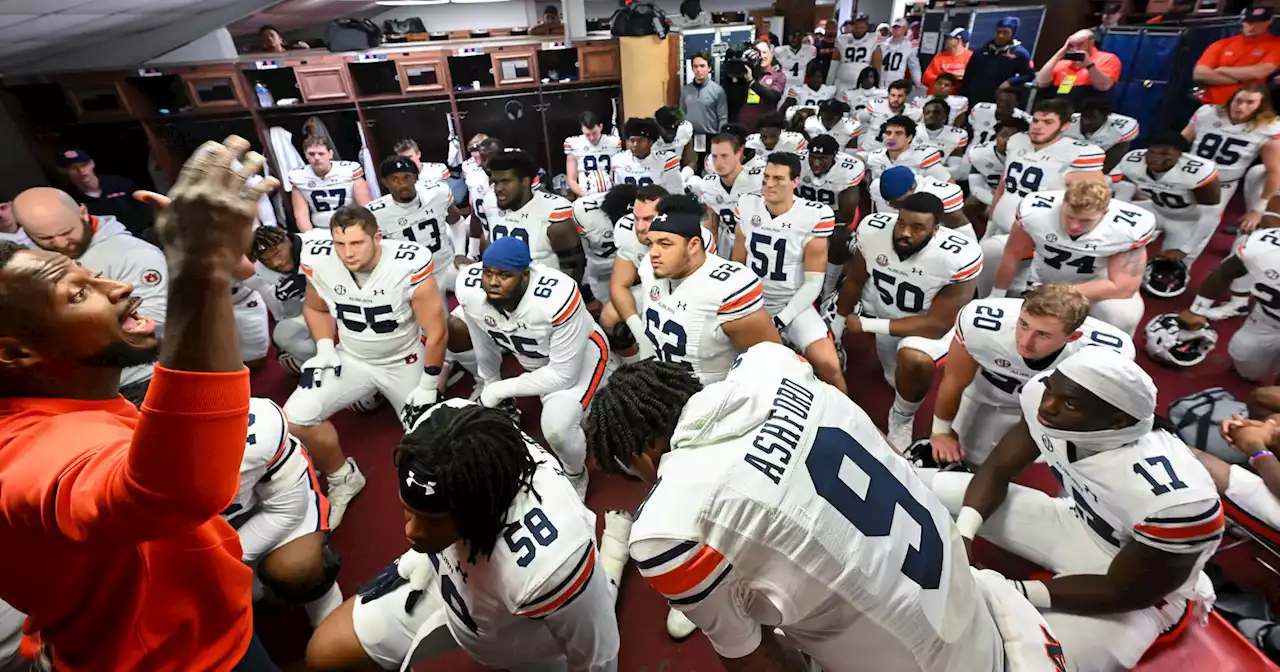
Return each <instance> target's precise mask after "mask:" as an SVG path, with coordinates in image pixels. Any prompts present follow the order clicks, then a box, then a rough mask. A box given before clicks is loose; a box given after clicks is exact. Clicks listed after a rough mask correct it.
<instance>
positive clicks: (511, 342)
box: [454, 236, 609, 498]
mask: <svg viewBox="0 0 1280 672" xmlns="http://www.w3.org/2000/svg"><path fill="white" fill-rule="evenodd" d="M454 296H456V297H457V299H458V308H459V309H460V310H459V311H456V312H459V313H461V317H462V320H463V322H464V323H465V324H466V326H467V329H466V331H467V334H468V335H469V337H470V345H471V346H472V347H473V348H474V350H475V354H476V362H477V365H478V371H479V374H480V375H479V379H478V382H479V383H480V385H481V387H480V403H482V404H484V405H485V406H489V407H494V406H498V405H500V404H504V403H510V402H509V401H508V400H513V399H515V398H518V397H538V398H540V400H541V401H542V415H541V417H542V435H543V436H544V437H545V438H546V440H547V444H548V445H550V446H551V449H552V450H553V451H555V453H556V455H557V456H559V458H560V460H561V461H562V462H563V463H564V469H565V473H566V474H567V475H568V477H569V480H571V481H573V484H574V487H575V488H577V489H578V494H579V495H580V496H581V497H582V498H585V497H586V495H587V469H586V466H585V462H584V460H585V458H586V455H587V445H586V438H585V437H584V436H583V434H582V414H583V412H584V411H585V410H586V408H587V406H588V405H589V404H590V403H591V398H592V397H593V396H595V393H596V390H597V388H599V387H600V384H601V382H603V381H604V378H605V376H606V374H607V373H608V370H609V343H608V341H607V340H606V339H605V335H604V330H603V329H601V328H600V327H599V326H598V325H596V323H595V321H594V320H593V319H592V318H591V314H590V313H589V312H587V309H586V305H585V304H586V301H585V300H584V299H583V296H582V293H581V292H579V291H578V287H577V284H576V283H575V282H574V280H573V278H570V277H569V276H568V275H565V274H564V273H561V272H560V271H557V270H555V269H554V268H551V267H548V266H543V265H542V264H535V263H532V262H531V261H530V259H529V246H528V245H525V244H524V241H522V240H520V239H519V238H515V237H513V236H507V237H506V238H499V239H498V240H496V241H494V242H493V244H492V245H490V246H489V247H488V248H487V249H485V251H484V260H483V261H482V262H481V263H478V264H471V265H470V266H464V267H463V268H462V270H461V271H460V272H459V274H458V284H457V287H456V288H455V289H454ZM504 353H509V354H511V355H513V356H515V358H516V360H517V361H519V362H520V366H523V367H524V369H525V371H526V373H524V374H521V375H519V376H516V377H515V378H508V379H505V380H504V379H503V378H502V371H501V366H502V356H503V354H504Z"/></svg>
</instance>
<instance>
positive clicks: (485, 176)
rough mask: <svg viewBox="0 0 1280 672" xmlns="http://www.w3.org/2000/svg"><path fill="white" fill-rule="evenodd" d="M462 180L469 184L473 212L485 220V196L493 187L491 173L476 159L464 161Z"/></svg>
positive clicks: (468, 191)
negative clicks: (490, 179) (490, 182)
mask: <svg viewBox="0 0 1280 672" xmlns="http://www.w3.org/2000/svg"><path fill="white" fill-rule="evenodd" d="M462 181H463V182H465V183H466V185H467V200H468V201H470V203H471V212H473V213H475V215H476V217H479V218H480V221H482V222H483V221H484V218H485V212H484V197H485V196H487V195H488V194H489V191H490V190H492V189H493V187H492V186H491V185H490V184H489V173H488V171H486V170H485V169H484V168H482V167H481V166H480V163H479V162H478V161H476V160H475V159H467V160H466V161H463V162H462Z"/></svg>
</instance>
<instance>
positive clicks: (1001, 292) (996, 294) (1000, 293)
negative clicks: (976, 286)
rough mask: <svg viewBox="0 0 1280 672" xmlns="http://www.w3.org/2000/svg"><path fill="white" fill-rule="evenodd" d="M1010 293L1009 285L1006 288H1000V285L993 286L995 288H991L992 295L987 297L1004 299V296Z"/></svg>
mask: <svg viewBox="0 0 1280 672" xmlns="http://www.w3.org/2000/svg"><path fill="white" fill-rule="evenodd" d="M1008 294H1009V288H1008V287H1005V288H1004V289H1000V288H999V287H993V288H991V296H989V297H987V298H989V299H1003V298H1004V297H1005V296H1006V295H1008Z"/></svg>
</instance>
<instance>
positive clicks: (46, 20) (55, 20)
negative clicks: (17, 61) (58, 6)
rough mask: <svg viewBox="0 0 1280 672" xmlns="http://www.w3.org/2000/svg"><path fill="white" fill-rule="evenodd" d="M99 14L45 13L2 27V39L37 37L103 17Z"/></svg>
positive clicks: (0, 31)
mask: <svg viewBox="0 0 1280 672" xmlns="http://www.w3.org/2000/svg"><path fill="white" fill-rule="evenodd" d="M101 18H102V16H101V15H99V14H45V15H44V16H40V17H36V18H34V19H32V20H30V21H23V22H22V23H19V24H16V25H10V26H4V27H0V40H11V39H24V40H25V39H35V38H39V37H42V36H45V35H57V34H58V33H59V32H60V31H64V30H67V29H69V28H74V27H76V26H82V25H84V24H87V23H92V22H94V21H97V20H98V19H101Z"/></svg>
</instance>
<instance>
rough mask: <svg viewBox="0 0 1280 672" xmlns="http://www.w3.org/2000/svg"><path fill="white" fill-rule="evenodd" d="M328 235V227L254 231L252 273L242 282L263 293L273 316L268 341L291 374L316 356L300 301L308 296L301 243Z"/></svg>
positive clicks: (251, 256)
mask: <svg viewBox="0 0 1280 672" xmlns="http://www.w3.org/2000/svg"><path fill="white" fill-rule="evenodd" d="M328 235H329V230H328V229H319V230H316V231H315V233H307V234H297V233H293V234H291V233H289V232H288V231H285V230H284V229H282V228H280V227H278V226H260V227H258V228H257V229H255V230H254V232H253V246H252V247H251V248H250V252H249V258H250V259H251V260H253V262H254V264H253V270H254V275H253V276H252V277H250V278H247V279H245V281H244V284H245V285H247V286H249V287H252V288H253V289H255V290H257V292H258V294H260V295H262V298H263V301H264V302H265V303H266V304H267V310H269V311H271V317H273V318H275V321H276V326H275V329H272V330H271V341H272V342H273V343H275V345H276V352H277V353H278V354H277V355H276V358H277V359H278V360H279V361H280V366H282V367H284V370H285V371H287V372H289V373H292V374H294V375H298V374H299V373H301V372H302V363H303V362H305V361H307V360H308V359H311V358H312V357H315V356H316V342H315V341H314V340H312V339H311V331H310V330H309V329H307V320H306V318H304V317H303V316H302V300H303V299H304V298H306V295H307V276H305V275H303V273H302V269H301V268H300V264H301V263H302V244H303V241H305V240H308V239H313V238H317V237H327V236H328Z"/></svg>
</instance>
